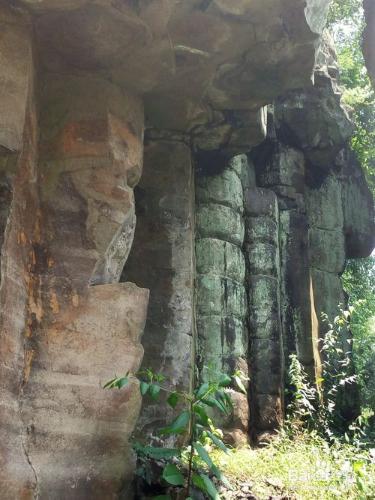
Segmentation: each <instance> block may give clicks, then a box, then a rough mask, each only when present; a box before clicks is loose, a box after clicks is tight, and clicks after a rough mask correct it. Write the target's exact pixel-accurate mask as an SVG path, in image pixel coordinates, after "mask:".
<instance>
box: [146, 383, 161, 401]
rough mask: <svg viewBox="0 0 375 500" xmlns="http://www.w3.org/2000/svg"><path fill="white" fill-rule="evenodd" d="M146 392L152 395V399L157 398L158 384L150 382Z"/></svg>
mask: <svg viewBox="0 0 375 500" xmlns="http://www.w3.org/2000/svg"><path fill="white" fill-rule="evenodd" d="M148 393H149V394H150V396H151V397H152V399H155V400H156V399H158V396H159V393H160V385H157V384H151V385H150V387H149V389H148Z"/></svg>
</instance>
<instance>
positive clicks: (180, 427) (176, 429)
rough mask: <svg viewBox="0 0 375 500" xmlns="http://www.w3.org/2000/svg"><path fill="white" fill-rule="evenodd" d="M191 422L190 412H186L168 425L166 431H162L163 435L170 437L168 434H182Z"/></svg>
mask: <svg viewBox="0 0 375 500" xmlns="http://www.w3.org/2000/svg"><path fill="white" fill-rule="evenodd" d="M189 422H190V412H189V411H187V410H184V411H183V412H182V413H180V414H179V415H178V417H176V418H175V419H174V420H173V422H172V423H171V424H170V425H168V426H167V427H164V429H161V430H160V434H161V435H168V434H182V433H183V432H184V431H185V429H186V427H187V425H188V424H189Z"/></svg>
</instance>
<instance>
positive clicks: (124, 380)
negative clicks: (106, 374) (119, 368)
mask: <svg viewBox="0 0 375 500" xmlns="http://www.w3.org/2000/svg"><path fill="white" fill-rule="evenodd" d="M128 383H129V378H128V377H127V376H125V377H116V378H113V379H112V380H110V381H109V382H107V383H106V384H105V385H104V386H103V388H104V389H114V388H115V387H117V388H118V389H122V388H123V387H125V386H126V385H128Z"/></svg>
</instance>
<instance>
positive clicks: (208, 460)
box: [194, 443, 222, 479]
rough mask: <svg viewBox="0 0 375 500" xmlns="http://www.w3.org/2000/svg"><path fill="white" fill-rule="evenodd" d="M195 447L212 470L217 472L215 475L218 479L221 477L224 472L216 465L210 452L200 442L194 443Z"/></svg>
mask: <svg viewBox="0 0 375 500" xmlns="http://www.w3.org/2000/svg"><path fill="white" fill-rule="evenodd" d="M194 448H195V450H196V451H197V453H198V455H199V456H200V457H201V459H202V460H203V461H204V462H205V463H206V464H207V465H208V467H209V468H210V470H211V471H212V472H213V473H214V474H215V476H216V477H217V478H218V479H221V476H222V474H221V472H220V470H219V469H218V468H217V467H216V465H215V464H214V463H213V461H212V459H211V457H210V455H209V454H208V451H207V450H206V449H205V448H204V447H203V446H202V445H201V444H200V443H194Z"/></svg>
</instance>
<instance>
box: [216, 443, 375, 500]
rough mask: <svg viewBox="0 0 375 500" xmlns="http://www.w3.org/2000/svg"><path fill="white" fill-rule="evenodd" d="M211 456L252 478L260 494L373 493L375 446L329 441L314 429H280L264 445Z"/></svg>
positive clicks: (360, 498)
mask: <svg viewBox="0 0 375 500" xmlns="http://www.w3.org/2000/svg"><path fill="white" fill-rule="evenodd" d="M213 458H214V460H215V462H216V463H217V464H218V465H219V467H220V468H221V470H222V471H223V472H224V474H225V475H226V476H227V477H228V479H229V480H230V479H231V478H232V479H235V480H243V481H250V482H251V483H252V484H253V486H252V493H253V494H255V495H256V496H257V497H259V498H260V499H268V498H269V497H270V496H271V495H277V496H280V495H282V496H287V497H289V498H292V499H301V500H305V499H306V500H313V499H319V500H326V499H327V500H331V499H338V498H345V499H348V500H351V499H353V500H354V499H355V500H367V499H374V498H375V450H369V451H365V450H358V449H357V448H354V447H353V446H350V445H334V446H331V447H330V446H329V445H328V444H327V443H326V442H325V441H324V440H322V439H321V438H319V437H318V436H315V435H313V434H309V435H308V434H301V435H298V436H297V437H294V438H293V439H290V438H288V437H286V436H283V435H280V436H279V437H278V438H276V439H275V440H274V441H273V442H272V443H271V444H268V445H266V446H265V447H263V448H257V449H251V448H248V447H246V448H241V449H237V450H231V451H230V453H229V455H226V454H224V453H222V452H220V453H219V452H217V453H216V452H215V453H214V457H213Z"/></svg>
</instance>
